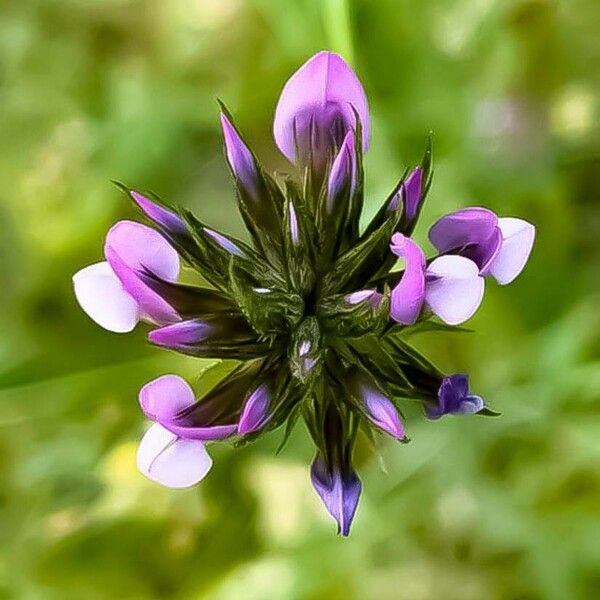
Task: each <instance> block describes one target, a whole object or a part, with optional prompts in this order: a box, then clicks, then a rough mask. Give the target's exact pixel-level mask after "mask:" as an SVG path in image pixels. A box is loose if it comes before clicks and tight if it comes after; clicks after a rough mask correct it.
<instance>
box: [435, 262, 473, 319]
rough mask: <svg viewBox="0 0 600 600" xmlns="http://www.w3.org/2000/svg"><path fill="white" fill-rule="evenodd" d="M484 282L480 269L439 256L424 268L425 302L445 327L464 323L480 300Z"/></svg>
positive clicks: (470, 263) (467, 263)
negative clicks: (445, 324) (425, 271)
mask: <svg viewBox="0 0 600 600" xmlns="http://www.w3.org/2000/svg"><path fill="white" fill-rule="evenodd" d="M483 291H484V280H483V277H480V276H479V268H478V267H477V265H476V264H475V263H474V262H473V261H472V260H469V259H468V258H464V257H463V256H454V255H447V256H440V257H439V258H436V259H435V260H434V261H433V262H432V263H431V264H430V265H429V267H428V268H427V285H426V292H425V301H426V303H427V304H428V306H429V308H430V309H431V310H432V311H433V312H434V313H435V314H436V315H437V316H438V317H439V318H440V319H442V321H444V322H445V323H447V324H448V325H458V324H460V323H464V322H465V321H466V320H467V319H469V318H470V317H472V316H473V314H474V313H475V311H476V310H477V309H478V308H479V305H480V304H481V300H482V299H483Z"/></svg>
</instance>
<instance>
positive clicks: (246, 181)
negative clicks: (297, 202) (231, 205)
mask: <svg viewBox="0 0 600 600" xmlns="http://www.w3.org/2000/svg"><path fill="white" fill-rule="evenodd" d="M221 127H222V129H223V140H224V142H225V154H226V156H227V162H228V163H229V167H230V168H231V172H232V173H233V175H234V177H235V179H236V180H237V182H238V184H239V186H240V188H242V189H244V190H245V191H246V192H247V194H248V195H249V196H250V198H252V199H253V200H254V201H255V202H256V201H258V200H259V174H258V168H257V166H256V161H255V159H254V156H253V155H252V152H250V149H249V148H248V146H247V145H246V144H245V142H244V140H242V138H241V137H240V135H239V133H238V132H237V130H236V128H235V127H234V126H233V124H232V123H231V121H230V120H229V119H228V117H227V116H226V115H225V114H224V113H221Z"/></svg>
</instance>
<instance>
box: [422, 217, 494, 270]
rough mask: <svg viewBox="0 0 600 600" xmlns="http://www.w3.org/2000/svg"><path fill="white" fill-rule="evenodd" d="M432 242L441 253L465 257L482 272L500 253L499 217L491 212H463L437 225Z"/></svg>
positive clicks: (433, 229)
mask: <svg viewBox="0 0 600 600" xmlns="http://www.w3.org/2000/svg"><path fill="white" fill-rule="evenodd" d="M429 239H430V241H431V243H432V244H433V245H434V246H435V247H436V248H437V249H438V251H439V252H440V253H442V254H444V253H447V252H453V253H455V254H461V255H463V256H465V257H466V258H470V259H471V260H473V261H474V262H475V263H476V264H477V266H478V267H479V269H480V270H482V269H485V268H486V267H487V266H488V265H489V263H490V261H491V260H492V259H493V258H494V256H495V255H496V253H497V252H498V251H499V249H500V238H499V237H498V217H497V216H496V215H495V213H493V212H492V211H491V210H488V209H487V208H481V207H477V206H474V207H470V208H463V209H461V210H457V211H455V212H453V213H450V214H448V215H446V216H444V217H442V218H441V219H439V220H438V221H436V222H435V223H434V224H433V225H432V226H431V228H430V229H429Z"/></svg>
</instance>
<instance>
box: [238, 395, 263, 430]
mask: <svg viewBox="0 0 600 600" xmlns="http://www.w3.org/2000/svg"><path fill="white" fill-rule="evenodd" d="M270 402H271V393H270V391H269V388H268V386H267V384H265V383H263V384H261V385H259V386H258V387H257V388H256V389H255V390H254V391H253V392H252V393H251V394H250V395H249V396H248V398H247V399H246V402H245V403H244V407H243V408H242V414H241V416H240V421H239V423H238V433H239V434H241V435H245V434H247V433H251V432H253V431H256V430H258V429H260V428H261V427H264V425H266V423H267V421H268V420H269V412H268V409H269V405H270Z"/></svg>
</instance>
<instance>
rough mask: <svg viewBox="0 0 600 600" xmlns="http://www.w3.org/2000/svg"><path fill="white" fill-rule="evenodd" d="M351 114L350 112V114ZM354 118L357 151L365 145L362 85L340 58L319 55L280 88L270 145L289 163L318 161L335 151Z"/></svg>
mask: <svg viewBox="0 0 600 600" xmlns="http://www.w3.org/2000/svg"><path fill="white" fill-rule="evenodd" d="M355 111H356V113H355ZM356 115H358V118H359V119H360V123H361V126H362V150H363V152H366V150H367V148H368V146H369V136H370V124H369V107H368V104H367V97H366V95H365V92H364V90H363V87H362V85H361V83H360V81H359V80H358V78H357V77H356V75H355V73H354V72H353V71H352V69H351V68H350V67H349V66H348V64H346V62H345V61H344V60H343V59H342V57H341V56H338V55H337V54H334V53H333V52H325V51H324V52H319V53H318V54H315V55H314V56H313V57H312V58H310V59H309V60H308V61H306V63H304V64H303V65H302V66H301V67H300V68H299V69H298V71H296V73H294V74H293V75H292V77H290V79H289V80H288V82H287V83H286V84H285V86H284V88H283V90H282V92H281V96H280V98H279V102H278V103H277V108H276V109H275V119H274V121H273V133H274V137H275V142H276V143H277V146H278V147H279V149H280V150H281V152H282V153H283V154H284V155H285V156H286V157H287V158H288V159H289V160H290V161H291V162H299V161H305V160H306V159H308V158H309V157H311V158H312V159H313V160H314V161H316V162H321V161H322V158H323V156H325V157H328V156H329V155H330V153H331V150H332V148H335V147H339V146H340V144H341V143H342V140H343V139H344V137H345V136H346V134H347V133H348V131H350V130H355V129H356V127H357V124H356Z"/></svg>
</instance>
